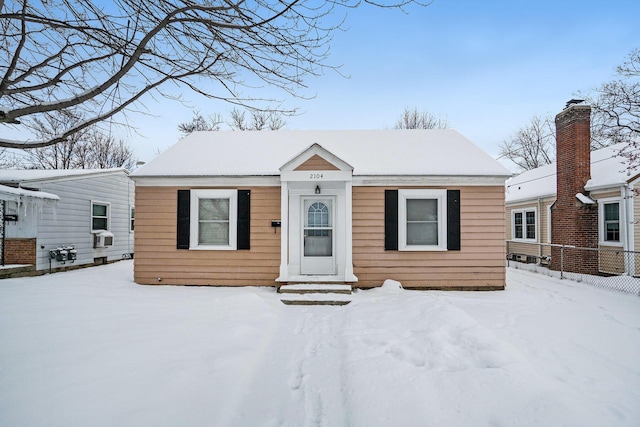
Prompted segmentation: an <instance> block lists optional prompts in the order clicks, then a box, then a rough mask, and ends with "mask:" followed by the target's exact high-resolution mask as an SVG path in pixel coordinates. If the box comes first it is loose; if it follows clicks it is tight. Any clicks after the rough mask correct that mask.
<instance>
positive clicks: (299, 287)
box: [278, 283, 352, 294]
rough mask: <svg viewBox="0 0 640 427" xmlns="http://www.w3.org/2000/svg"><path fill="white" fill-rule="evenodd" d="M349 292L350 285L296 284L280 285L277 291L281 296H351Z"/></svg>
mask: <svg viewBox="0 0 640 427" xmlns="http://www.w3.org/2000/svg"><path fill="white" fill-rule="evenodd" d="M351 291H352V289H351V286H350V285H339V284H333V283H297V284H293V285H282V286H280V288H279V289H278V292H280V293H282V294H306V293H313V294H322V293H335V294H351Z"/></svg>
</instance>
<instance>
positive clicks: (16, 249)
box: [4, 239, 36, 264]
mask: <svg viewBox="0 0 640 427" xmlns="http://www.w3.org/2000/svg"><path fill="white" fill-rule="evenodd" d="M4 263H5V264H35V263H36V239H4Z"/></svg>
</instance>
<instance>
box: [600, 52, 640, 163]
mask: <svg viewBox="0 0 640 427" xmlns="http://www.w3.org/2000/svg"><path fill="white" fill-rule="evenodd" d="M617 74H618V76H619V78H618V79H616V80H612V81H610V82H606V83H603V84H602V85H600V86H599V87H598V88H597V89H596V96H595V97H594V98H593V99H592V100H591V101H590V102H591V104H592V105H593V110H594V112H595V114H597V115H598V116H599V117H600V120H599V123H598V128H597V132H598V135H601V137H602V139H605V140H608V141H610V142H611V143H616V142H625V143H626V144H627V145H626V146H625V148H624V149H623V150H622V152H621V155H622V156H624V157H626V158H627V161H628V166H629V168H630V169H632V168H635V167H637V166H640V49H634V50H633V51H631V53H630V54H629V56H628V58H627V60H626V61H625V62H624V63H623V64H622V65H620V66H619V67H618V68H617Z"/></svg>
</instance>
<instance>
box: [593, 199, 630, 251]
mask: <svg viewBox="0 0 640 427" xmlns="http://www.w3.org/2000/svg"><path fill="white" fill-rule="evenodd" d="M612 203H617V204H618V223H619V226H620V240H605V236H606V232H605V229H604V205H609V204H612ZM622 206H623V205H622V200H620V198H619V197H611V198H607V199H598V242H599V244H601V245H615V246H622V245H623V240H622V239H624V233H625V230H624V221H623V220H622V218H623V215H624V213H623V212H622Z"/></svg>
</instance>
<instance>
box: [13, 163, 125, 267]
mask: <svg viewBox="0 0 640 427" xmlns="http://www.w3.org/2000/svg"><path fill="white" fill-rule="evenodd" d="M0 201H1V203H2V204H3V205H4V206H3V208H2V209H0V215H2V217H3V218H1V220H2V221H3V224H4V227H2V234H1V235H0V238H2V249H3V250H2V260H0V261H2V264H4V265H5V266H9V265H15V264H20V265H30V266H31V268H30V270H31V271H32V272H33V271H34V270H35V271H36V272H47V271H56V270H59V269H66V268H70V267H75V266H81V265H88V264H103V263H106V262H111V261H117V260H120V259H123V258H128V257H131V256H133V228H134V183H133V181H132V180H131V179H130V178H129V173H128V171H127V170H126V169H123V168H115V169H67V170H0ZM74 258H75V259H74Z"/></svg>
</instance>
